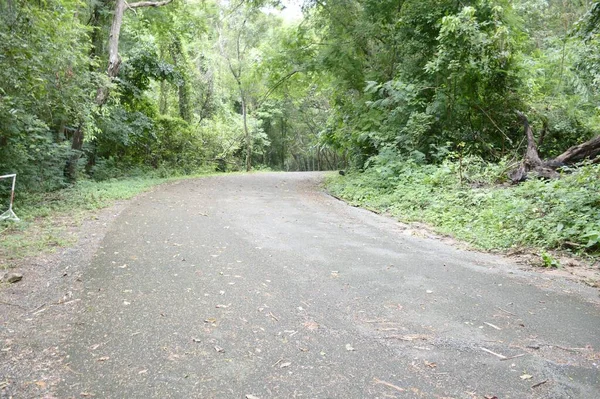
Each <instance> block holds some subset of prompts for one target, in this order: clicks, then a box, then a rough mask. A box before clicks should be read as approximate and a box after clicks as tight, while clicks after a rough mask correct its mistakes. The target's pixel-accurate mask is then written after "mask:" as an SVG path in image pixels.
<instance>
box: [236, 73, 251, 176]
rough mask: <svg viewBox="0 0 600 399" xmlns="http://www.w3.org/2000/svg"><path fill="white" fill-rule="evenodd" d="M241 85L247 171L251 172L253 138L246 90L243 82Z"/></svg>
mask: <svg viewBox="0 0 600 399" xmlns="http://www.w3.org/2000/svg"><path fill="white" fill-rule="evenodd" d="M239 87H240V97H241V101H242V118H243V120H244V137H245V139H246V172H250V170H251V169H252V138H251V137H250V131H248V115H247V110H246V98H245V95H244V90H243V89H242V85H241V83H240V84H239Z"/></svg>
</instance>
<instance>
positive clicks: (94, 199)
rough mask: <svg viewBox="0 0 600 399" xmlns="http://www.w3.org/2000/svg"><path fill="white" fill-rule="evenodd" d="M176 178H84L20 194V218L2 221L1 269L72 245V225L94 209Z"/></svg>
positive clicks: (76, 224)
mask: <svg viewBox="0 0 600 399" xmlns="http://www.w3.org/2000/svg"><path fill="white" fill-rule="evenodd" d="M177 179H180V178H156V177H147V178H144V177H138V178H126V179H119V180H107V181H101V182H95V181H90V180H84V181H80V182H78V183H77V184H76V185H74V186H72V187H69V188H67V189H64V190H59V191H56V192H51V193H26V194H19V193H17V197H16V198H15V206H14V211H15V213H16V214H17V216H19V218H20V219H21V221H20V222H6V221H5V222H1V223H0V269H6V268H8V267H10V266H11V263H12V262H13V261H15V260H17V259H22V258H25V257H29V256H34V255H39V254H43V253H47V252H52V251H54V250H55V249H56V248H60V247H64V246H67V245H69V244H72V243H73V242H75V241H76V240H77V236H76V234H74V232H73V231H72V230H73V227H76V226H78V225H79V224H80V223H81V222H82V221H83V220H84V219H85V218H87V217H91V216H92V215H93V214H94V211H96V210H98V209H101V208H105V207H108V206H111V205H113V204H114V203H115V202H116V201H119V200H126V199H129V198H132V197H134V196H136V195H138V194H140V193H142V192H145V191H148V190H150V189H151V188H153V187H155V186H157V185H159V184H162V183H165V182H168V181H173V180H177Z"/></svg>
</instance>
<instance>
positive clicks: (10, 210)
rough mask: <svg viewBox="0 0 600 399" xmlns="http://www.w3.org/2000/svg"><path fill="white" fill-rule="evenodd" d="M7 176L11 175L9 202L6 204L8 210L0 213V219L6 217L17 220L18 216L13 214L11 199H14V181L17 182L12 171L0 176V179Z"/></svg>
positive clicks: (15, 175)
mask: <svg viewBox="0 0 600 399" xmlns="http://www.w3.org/2000/svg"><path fill="white" fill-rule="evenodd" d="M9 177H12V188H11V190H10V204H9V205H8V210H7V211H6V212H4V213H3V214H1V215H0V220H5V219H8V220H14V221H19V218H18V217H17V215H15V213H14V212H13V209H12V207H13V201H14V200H15V183H16V182H17V174H16V173H13V174H11V175H4V176H0V179H8V178H9Z"/></svg>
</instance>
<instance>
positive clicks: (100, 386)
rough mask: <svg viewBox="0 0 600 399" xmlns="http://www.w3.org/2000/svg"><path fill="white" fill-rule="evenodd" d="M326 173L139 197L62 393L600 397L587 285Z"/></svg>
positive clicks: (225, 180) (95, 267)
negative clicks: (418, 221)
mask: <svg viewBox="0 0 600 399" xmlns="http://www.w3.org/2000/svg"><path fill="white" fill-rule="evenodd" d="M322 176H323V175H321V174H314V173H306V174H305V173H287V174H284V173H281V174H277V173H272V174H252V175H232V176H220V177H212V178H206V179H199V180H189V181H184V182H181V183H179V184H175V185H167V186H164V187H162V188H161V189H159V190H158V191H155V192H153V193H151V194H149V195H146V196H142V197H140V198H139V199H138V200H136V201H135V202H134V203H132V205H131V206H130V207H129V208H128V209H127V210H126V211H125V212H124V213H123V214H122V215H121V217H120V218H119V219H118V220H117V221H116V222H115V223H114V225H113V226H112V228H111V231H110V232H109V233H108V235H107V237H106V238H105V240H104V242H103V244H102V248H101V250H100V251H99V252H98V253H97V254H96V256H95V257H94V261H93V263H92V265H91V266H90V267H89V269H88V271H87V273H85V274H84V276H83V278H84V283H85V295H84V299H83V302H84V304H83V308H84V309H85V312H84V313H82V315H81V317H80V318H79V320H78V323H77V325H76V327H75V332H74V333H73V336H72V338H71V342H72V344H71V346H70V348H69V350H68V351H69V354H70V357H69V360H68V362H69V370H71V371H72V372H69V373H67V374H68V378H67V379H66V380H65V382H64V383H63V384H62V386H61V397H77V398H79V397H82V396H81V395H82V394H83V395H84V396H85V395H88V397H92V396H91V395H94V396H93V397H95V398H246V397H247V398H295V397H303V398H393V397H397V398H493V397H497V398H501V399H506V398H519V399H520V398H590V399H592V398H599V397H600V376H599V375H600V370H599V367H600V366H599V365H600V354H599V352H598V350H600V307H599V306H598V302H597V300H598V293H597V291H594V290H592V289H589V288H586V287H584V286H581V285H576V284H572V283H568V282H565V281H562V280H560V279H550V278H546V277H543V276H542V275H539V274H535V273H528V272H524V271H520V270H519V269H518V268H516V267H515V266H514V265H510V264H509V263H508V262H507V261H506V260H505V259H502V258H500V257H494V256H489V255H484V254H478V253H472V252H466V251H461V250H458V249H456V248H453V247H450V246H448V245H446V244H444V243H441V242H439V241H436V240H432V239H424V238H417V237H413V236H411V235H409V234H406V233H407V232H406V231H405V229H404V227H402V226H401V225H399V224H397V223H395V222H393V221H391V220H389V219H386V218H384V217H381V216H377V215H374V214H371V213H369V212H366V211H363V210H360V209H356V208H351V207H349V206H346V205H345V204H343V203H341V202H339V201H337V200H335V199H333V198H331V197H328V196H326V195H325V194H323V193H322V192H321V190H320V188H319V185H318V183H319V181H320V180H321V178H322ZM484 348H485V350H484ZM492 352H494V353H496V354H498V355H500V356H505V357H508V359H507V360H501V359H500V357H499V356H497V355H494V354H493V353H492ZM522 354H524V356H521V357H515V358H513V359H511V358H510V357H511V356H519V355H522ZM540 383H542V384H541V385H538V386H536V387H532V386H534V385H536V384H540Z"/></svg>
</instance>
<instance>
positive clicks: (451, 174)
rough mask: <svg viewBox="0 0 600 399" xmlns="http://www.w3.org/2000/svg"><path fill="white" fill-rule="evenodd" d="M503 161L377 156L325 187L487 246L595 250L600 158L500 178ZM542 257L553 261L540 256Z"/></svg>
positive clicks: (599, 225) (599, 233) (599, 226)
mask: <svg viewBox="0 0 600 399" xmlns="http://www.w3.org/2000/svg"><path fill="white" fill-rule="evenodd" d="M505 170H506V165H502V164H501V165H488V164H485V163H483V162H481V161H480V160H476V159H471V160H467V161H463V166H462V168H461V171H460V174H461V175H462V180H461V178H460V177H459V166H458V165H457V164H456V163H451V162H447V163H444V164H443V165H441V166H432V165H417V164H415V163H411V162H408V163H407V162H404V163H400V162H396V163H394V162H387V163H383V162H381V163H379V164H377V162H376V163H375V164H374V165H373V166H372V167H371V168H369V169H367V170H366V171H365V172H363V173H359V172H354V173H350V174H347V175H346V176H345V177H341V176H337V177H333V178H331V179H330V180H329V181H328V182H327V188H328V190H329V191H330V192H331V193H332V194H334V195H336V196H338V197H340V198H342V199H344V200H346V201H348V202H350V203H352V204H354V205H358V206H362V207H365V208H369V209H372V210H377V211H380V212H387V213H389V214H391V215H392V216H394V217H396V218H398V219H399V220H402V221H404V222H424V223H427V224H429V225H430V226H432V227H433V229H434V230H436V231H438V232H440V233H443V234H448V235H450V236H453V237H455V238H457V239H460V240H463V241H466V242H468V243H470V244H472V245H473V246H475V247H477V248H480V249H484V250H506V249H509V248H523V247H527V248H533V249H536V250H538V251H542V252H540V253H545V252H544V250H553V249H564V250H569V251H572V252H575V253H577V254H579V255H589V256H593V257H597V256H598V255H599V250H600V248H599V244H600V165H586V166H582V167H580V168H578V169H576V170H574V171H573V173H568V174H564V175H563V177H562V178H561V179H559V180H552V181H542V180H537V179H532V180H528V181H526V182H524V183H522V184H520V185H517V186H509V185H506V184H504V185H498V184H496V183H495V182H496V181H497V179H498V178H501V177H502V176H503V175H505ZM543 263H544V264H546V265H551V266H554V264H553V263H552V262H550V261H549V260H548V259H545V260H544V262H543Z"/></svg>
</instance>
